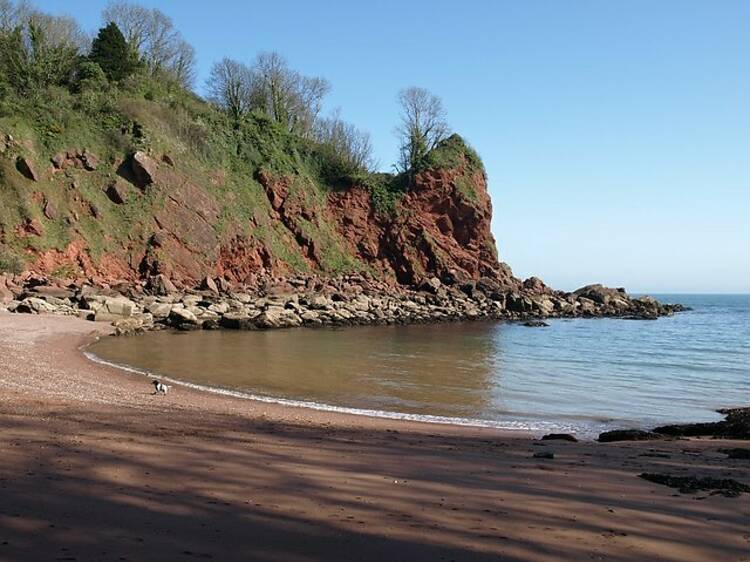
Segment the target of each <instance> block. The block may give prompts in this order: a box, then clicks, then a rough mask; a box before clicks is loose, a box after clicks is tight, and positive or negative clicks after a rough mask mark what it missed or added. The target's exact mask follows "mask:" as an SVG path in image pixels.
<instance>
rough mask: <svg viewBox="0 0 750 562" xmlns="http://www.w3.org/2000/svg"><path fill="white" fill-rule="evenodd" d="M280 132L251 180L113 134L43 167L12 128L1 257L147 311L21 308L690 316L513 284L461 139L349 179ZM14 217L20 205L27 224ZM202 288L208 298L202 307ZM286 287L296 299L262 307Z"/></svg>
mask: <svg viewBox="0 0 750 562" xmlns="http://www.w3.org/2000/svg"><path fill="white" fill-rule="evenodd" d="M152 117H153V116H152ZM262 126H263V127H262V128H263V130H266V129H269V127H268V124H267V123H264V124H262ZM164 129H169V127H166V126H165V127H164ZM272 132H273V131H272ZM273 134H274V135H276V136H273V137H272V138H270V139H269V138H265V139H264V138H259V139H255V140H254V142H255V144H253V145H252V147H253V151H252V153H251V154H250V155H243V157H245V158H246V160H249V161H252V162H255V164H254V166H255V167H252V166H250V164H249V163H248V162H246V161H245V160H243V162H245V164H247V165H248V168H247V170H246V171H247V172H248V173H247V174H245V173H244V172H242V170H245V168H242V170H241V172H242V173H239V172H237V171H236V170H233V169H232V168H231V167H229V166H225V165H224V164H222V163H221V162H214V161H211V162H209V163H208V164H205V165H204V164H202V163H201V162H198V161H197V160H196V159H195V158H194V159H193V161H190V162H188V164H187V165H185V167H181V164H182V162H183V157H182V156H180V158H174V159H173V158H172V157H171V156H167V157H165V156H161V157H155V156H152V154H153V153H155V151H156V149H155V147H150V148H146V149H144V150H138V151H136V152H135V153H132V154H120V155H119V156H118V155H117V150H118V148H117V146H115V145H112V144H110V145H109V146H108V150H109V151H110V152H109V153H108V157H107V159H106V161H105V160H104V159H102V161H100V160H99V159H98V158H97V156H95V155H94V153H93V152H91V151H90V150H89V149H78V148H74V149H70V150H66V151H62V152H59V153H57V154H55V155H54V156H53V157H52V158H51V163H52V171H51V173H49V174H45V175H44V177H42V176H39V175H38V174H37V172H36V170H35V169H34V168H33V165H32V162H31V160H29V159H27V158H25V157H23V156H21V154H27V153H34V154H38V153H39V151H35V150H34V148H33V146H31V147H30V146H27V145H28V143H25V142H24V143H19V142H17V141H16V140H14V139H10V137H9V136H8V135H3V134H2V133H0V140H2V142H3V146H4V147H5V152H4V153H3V154H2V155H0V172H2V174H3V176H2V177H4V179H8V181H14V182H15V181H16V180H18V181H19V183H18V185H15V186H14V188H15V189H8V190H4V191H0V204H2V205H3V208H7V209H11V210H12V211H11V212H10V213H8V216H9V217H10V218H9V219H7V220H6V219H5V215H3V220H4V221H5V222H0V250H2V251H5V249H6V248H8V249H10V250H11V251H13V252H16V253H17V255H16V256H15V257H16V258H18V259H17V260H16V262H14V263H22V264H24V267H25V268H26V270H27V273H34V274H35V275H37V276H38V277H39V278H42V279H46V280H47V281H49V282H50V284H52V283H54V282H55V281H54V280H53V277H54V276H55V275H59V273H60V272H61V271H63V272H68V275H70V276H71V277H72V279H70V280H69V281H70V282H71V283H72V284H73V285H74V286H75V288H76V289H80V288H81V287H83V286H90V287H94V288H97V289H116V291H117V292H118V293H120V294H121V295H122V296H125V297H128V298H129V299H131V300H132V302H135V303H136V305H137V306H136V307H135V309H134V310H133V311H132V312H131V314H130V315H128V314H124V313H123V312H122V311H115V310H113V309H111V307H110V306H109V305H106V306H103V307H98V308H96V307H94V306H93V305H90V303H88V301H87V300H85V299H84V300H81V299H78V300H75V299H71V298H69V300H70V302H68V303H63V304H64V305H65V307H68V308H65V307H62V308H60V307H58V303H55V302H50V301H49V300H48V299H46V298H45V297H44V296H40V295H36V294H34V295H25V296H24V295H14V298H13V299H12V300H13V301H18V303H22V304H19V305H13V306H14V307H15V309H17V310H19V311H22V310H27V311H30V312H35V313H40V312H57V311H62V312H63V313H69V312H70V311H71V310H72V311H74V312H75V311H83V312H81V314H83V315H84V316H86V317H94V318H95V319H105V318H110V317H112V316H116V317H118V318H120V317H124V318H130V317H132V315H134V314H140V313H148V314H151V315H152V316H153V317H155V319H154V320H153V321H154V322H155V323H157V324H166V325H174V326H177V327H180V328H182V329H192V328H193V327H196V326H200V327H216V326H223V327H229V328H240V329H245V328H248V327H252V328H253V329H265V328H277V327H289V326H300V325H310V326H323V325H350V324H367V323H370V324H372V323H412V322H442V321H451V320H476V319H481V318H503V319H509V320H523V321H525V322H527V323H528V325H530V326H543V325H544V323H543V319H545V318H554V317H594V316H617V317H624V318H657V317H658V316H661V315H664V314H671V313H673V312H675V311H677V310H679V308H678V307H671V306H662V305H661V304H660V303H658V302H656V301H654V300H653V299H648V298H639V299H634V298H631V297H629V296H628V295H627V294H626V293H625V292H624V290H622V289H610V288H607V287H603V286H601V285H589V286H586V287H583V288H581V289H579V290H578V291H575V292H574V293H565V292H561V291H555V290H553V289H551V288H549V287H547V286H546V285H545V284H544V282H542V281H541V280H540V279H537V278H530V279H527V280H525V281H522V280H520V279H517V278H516V277H514V276H513V273H512V271H511V269H510V267H508V266H507V265H506V264H504V263H502V262H501V261H500V260H499V259H498V256H497V250H496V246H495V240H494V238H493V236H492V232H491V228H490V223H491V217H492V203H491V201H490V196H489V193H488V190H487V179H486V175H485V172H484V168H483V165H482V163H481V161H480V160H479V157H478V156H477V155H476V153H474V151H473V150H471V149H470V147H468V146H467V145H466V144H465V143H464V142H463V140H462V139H461V138H460V137H458V136H457V135H454V136H452V137H449V138H448V139H446V140H445V141H443V142H442V143H441V144H440V145H438V147H436V148H435V149H434V150H432V151H431V152H430V153H429V154H428V155H427V156H426V157H425V160H424V162H423V163H421V164H420V165H419V167H418V169H415V170H414V171H413V173H411V174H409V175H408V176H407V175H402V176H398V177H388V178H386V179H385V180H384V181H385V183H383V184H381V183H377V182H379V181H380V180H379V179H378V178H379V176H377V175H373V176H372V177H370V176H368V177H366V178H365V179H363V180H361V181H359V180H357V181H355V180H352V179H347V180H346V182H347V183H345V184H343V185H338V184H325V183H324V182H323V180H322V179H320V178H319V176H320V175H321V174H319V173H317V172H315V171H314V169H313V168H311V167H310V165H309V164H306V163H305V161H304V158H303V156H302V155H300V154H298V153H296V152H294V151H293V150H292V151H291V152H289V151H290V150H291V149H289V148H288V147H287V145H285V144H284V143H283V142H282V143H281V144H279V143H280V142H281V141H284V142H288V141H290V139H289V138H286V137H280V136H279V135H280V133H278V131H277V132H276V133H273ZM3 139H5V140H3ZM8 139H10V140H8ZM142 140H143V139H140V138H139V142H141V141H142ZM105 146H107V145H105ZM136 146H146V145H145V144H139V145H136ZM271 148H272V149H273V150H271ZM97 150H99V149H98V148H97ZM119 150H122V148H120V149H119ZM162 150H163V149H162V148H160V149H159V153H160V154H163V153H162V152H161V151H162ZM295 150H296V149H295ZM285 151H286V152H285ZM185 160H187V158H185ZM13 166H15V167H16V168H17V171H20V172H21V173H23V174H24V175H25V176H26V177H27V178H29V179H34V180H35V182H36V183H35V184H34V189H33V190H32V189H28V188H29V184H28V183H27V182H25V181H24V180H23V179H21V178H20V175H19V174H18V173H17V172H13V173H7V172H9V171H10V170H11V168H12V167H13ZM381 176H383V175H382V174H381ZM380 179H382V178H380ZM372 182H375V183H372ZM11 198H14V199H11ZM6 199H7V201H6ZM384 201H385V202H390V203H389V204H383V202H384ZM15 209H23V210H24V212H23V213H20V212H19V213H17V214H18V217H14V216H13V213H15V212H16V211H15ZM21 258H22V259H21ZM20 285H22V288H23V289H26V288H28V287H23V285H24V283H23V282H21V283H20ZM191 291H197V292H199V293H200V294H201V295H204V298H203V299H202V300H201V299H199V300H197V301H192V300H191V299H190V298H187V297H188V296H190V295H191V294H192V293H191ZM105 292H106V291H105ZM139 294H145V295H147V296H148V297H149V298H156V299H160V300H157V301H151V302H149V301H147V300H142V299H140V297H136V296H135V295H139ZM233 295H245V296H244V297H242V299H244V300H242V299H238V298H234V296H233ZM279 295H286V296H290V297H291V296H295V297H296V300H289V299H287V300H285V301H283V302H277V301H275V300H271V301H263V300H262V299H275V298H276V297H278V296H279ZM106 296H110V297H111V296H113V295H109V294H108V295H106ZM19 297H20V298H19ZM27 298H35V299H42V301H44V303H46V304H43V303H40V302H37V301H34V300H31V301H28V302H24V301H25V300H26V299H27ZM186 298H187V301H186V300H185V299H186ZM139 299H140V300H139ZM258 299H261V300H258ZM3 300H5V301H7V300H8V298H7V295H3ZM252 303H256V304H254V305H253V304H252ZM8 304H9V305H10V304H11V303H8ZM47 304H51V306H52V308H51V309H50V308H48V307H47ZM152 305H154V306H152ZM157 305H158V306H157ZM179 305H182V306H179ZM113 306H114V305H113ZM56 307H57V308H56ZM9 308H10V306H9ZM58 309H59V310H58ZM97 317H98V318H97ZM120 319H121V318H120ZM142 324H143V323H141V324H138V322H127V323H121V328H122V330H123V331H127V330H131V329H135V328H134V326H136V325H137V328H138V329H141V328H143V325H142Z"/></svg>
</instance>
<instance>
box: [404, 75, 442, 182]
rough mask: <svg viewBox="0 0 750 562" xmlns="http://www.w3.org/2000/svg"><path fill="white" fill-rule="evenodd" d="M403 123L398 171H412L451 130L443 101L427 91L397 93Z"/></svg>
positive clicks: (416, 90)
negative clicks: (446, 118)
mask: <svg viewBox="0 0 750 562" xmlns="http://www.w3.org/2000/svg"><path fill="white" fill-rule="evenodd" d="M398 101H399V103H400V104H401V123H400V125H399V126H398V127H397V128H396V133H397V134H398V136H399V137H400V140H401V146H400V156H399V163H398V165H397V167H398V169H399V170H400V171H402V172H406V171H408V170H411V169H413V168H414V167H415V166H416V165H417V164H418V163H419V162H420V161H421V160H422V158H423V157H424V156H425V155H426V154H427V153H428V152H429V151H430V150H432V149H433V148H435V147H436V146H437V144H438V143H439V142H440V141H441V140H443V139H445V138H446V137H447V136H448V134H449V132H450V129H449V127H448V123H447V122H446V120H445V110H444V109H443V102H442V101H441V100H440V98H439V97H437V96H435V95H434V94H431V93H430V92H429V91H428V90H425V89H424V88H416V87H411V88H406V89H404V90H401V91H400V92H399V94H398Z"/></svg>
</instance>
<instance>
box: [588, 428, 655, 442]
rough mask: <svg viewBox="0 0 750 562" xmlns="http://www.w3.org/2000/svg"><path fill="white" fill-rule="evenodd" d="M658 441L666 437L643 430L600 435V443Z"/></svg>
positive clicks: (617, 431) (616, 431)
mask: <svg viewBox="0 0 750 562" xmlns="http://www.w3.org/2000/svg"><path fill="white" fill-rule="evenodd" d="M656 439H664V436H663V435H659V434H658V433H654V432H653V431H643V430H641V429H615V430H612V431H605V432H604V433H600V434H599V439H598V441H599V442H600V443H612V442H614V441H653V440H656Z"/></svg>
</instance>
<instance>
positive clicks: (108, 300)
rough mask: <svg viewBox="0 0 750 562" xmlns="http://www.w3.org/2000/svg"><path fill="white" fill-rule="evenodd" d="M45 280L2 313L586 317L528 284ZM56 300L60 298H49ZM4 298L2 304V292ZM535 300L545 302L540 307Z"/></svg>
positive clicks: (199, 323) (201, 319)
mask: <svg viewBox="0 0 750 562" xmlns="http://www.w3.org/2000/svg"><path fill="white" fill-rule="evenodd" d="M159 236H162V235H161V234H160V233H159ZM155 237H156V235H155V236H154V238H155ZM47 283H48V280H46V279H44V278H42V279H40V280H39V281H38V282H35V286H34V287H33V292H32V291H31V289H28V294H22V293H23V291H20V292H19V294H18V295H15V294H14V295H13V298H18V302H17V303H16V304H12V303H11V304H9V305H8V306H7V308H8V309H11V310H16V311H18V312H31V313H42V312H44V313H61V314H80V315H81V317H84V318H88V319H91V320H97V321H110V322H114V321H117V320H122V319H123V318H131V317H135V316H137V315H139V314H144V313H147V314H148V315H149V319H148V321H147V322H142V323H141V324H139V325H137V326H135V328H133V325H134V324H137V323H121V324H120V326H121V330H119V332H120V333H132V332H133V331H136V330H138V331H140V330H146V329H151V328H158V327H159V326H170V327H174V328H179V329H185V330H187V329H198V328H204V329H216V328H219V327H221V328H226V329H233V330H256V329H278V328H290V327H298V326H310V327H319V326H359V325H379V324H419V323H435V322H454V321H461V320H464V321H466V320H481V319H504V320H520V321H524V319H525V321H526V322H527V323H528V324H529V325H533V326H543V325H546V323H545V322H544V321H543V320H542V319H541V318H557V317H579V316H586V314H583V313H582V312H581V310H580V306H579V299H578V298H577V297H575V295H573V294H572V293H555V292H543V293H541V294H539V291H547V289H544V288H542V287H541V286H540V284H539V283H530V284H529V285H530V286H531V287H533V290H534V291H535V293H534V294H525V293H518V292H516V291H515V290H508V289H506V288H504V287H503V286H502V285H500V284H498V283H493V282H491V281H490V280H487V279H484V280H480V281H478V282H475V283H463V284H456V285H446V284H445V283H443V282H442V281H440V280H439V279H437V278H429V279H427V280H426V281H425V283H423V285H422V286H423V288H424V289H425V290H423V291H420V290H414V289H410V288H407V287H402V286H398V285H393V284H391V283H387V282H385V281H381V280H376V279H374V278H372V277H368V276H363V275H359V274H350V275H344V276H341V277H339V278H320V277H304V276H297V277H287V278H265V279H263V278H260V279H259V280H258V284H257V285H255V286H252V287H248V286H232V285H229V284H228V283H227V282H226V281H225V280H224V279H223V278H222V277H217V278H214V277H211V276H206V277H205V278H204V279H203V280H202V281H201V282H200V283H199V284H198V286H197V287H196V288H195V289H190V288H178V287H177V286H176V285H175V283H174V282H173V281H172V280H171V279H170V277H169V276H167V275H166V274H164V273H160V274H158V275H152V276H149V277H148V278H147V280H146V281H145V282H141V283H133V282H129V283H124V284H121V285H120V286H112V287H110V288H103V287H99V288H98V287H96V286H93V285H83V286H82V285H81V284H80V283H79V284H78V285H76V286H75V287H72V288H60V287H55V286H54V285H47ZM40 286H42V287H46V288H40ZM45 291H46V294H42V293H44V292H45ZM63 292H64V294H63ZM469 293H470V294H469ZM56 294H57V296H56ZM27 297H33V298H38V299H41V300H42V301H43V303H40V302H37V301H29V302H26V303H24V302H23V300H24V299H25V298H27ZM60 298H64V299H67V300H64V301H58V300H55V299H60ZM582 298H585V297H582ZM4 299H5V300H6V301H7V300H8V297H7V295H6V296H5V297H4ZM539 299H543V301H541V302H548V303H549V304H548V305H544V304H540V300H539ZM588 301H589V302H590V303H592V305H591V306H592V307H593V308H592V309H591V315H608V314H610V312H608V309H605V308H603V307H602V306H601V305H597V304H596V302H595V301H593V300H591V299H588ZM652 306H654V307H657V308H656V310H661V309H664V308H665V305H661V304H659V303H657V302H656V301H654V302H653V304H652ZM618 315H619V314H615V316H618Z"/></svg>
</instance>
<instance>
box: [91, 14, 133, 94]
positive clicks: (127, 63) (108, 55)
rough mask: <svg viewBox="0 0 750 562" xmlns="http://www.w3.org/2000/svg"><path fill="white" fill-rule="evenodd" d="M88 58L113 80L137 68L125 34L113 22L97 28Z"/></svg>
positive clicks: (124, 76)
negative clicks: (97, 31)
mask: <svg viewBox="0 0 750 562" xmlns="http://www.w3.org/2000/svg"><path fill="white" fill-rule="evenodd" d="M89 59H90V60H91V61H92V62H95V63H97V64H98V65H99V66H100V67H101V68H102V70H103V71H104V74H106V76H107V78H109V79H110V80H113V81H119V80H122V79H124V78H127V77H128V76H130V74H132V73H133V72H134V71H135V69H136V68H137V61H136V60H135V59H134V57H133V53H132V51H131V50H130V48H129V47H128V43H127V41H126V40H125V36H124V35H123V34H122V32H121V31H120V28H119V27H117V24H116V23H114V22H112V23H109V24H107V25H106V26H105V27H102V28H101V29H100V30H99V34H98V35H97V36H96V39H94V41H93V43H92V45H91V53H90V54H89Z"/></svg>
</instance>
